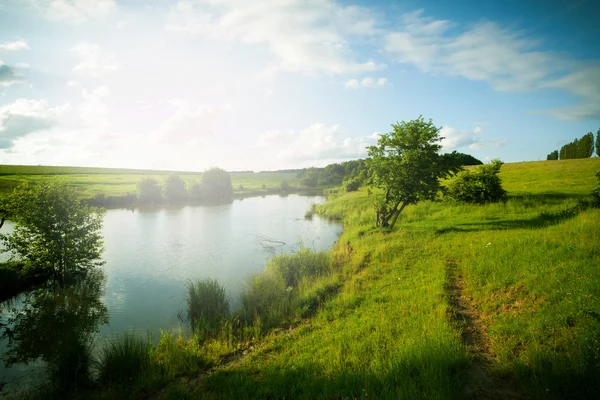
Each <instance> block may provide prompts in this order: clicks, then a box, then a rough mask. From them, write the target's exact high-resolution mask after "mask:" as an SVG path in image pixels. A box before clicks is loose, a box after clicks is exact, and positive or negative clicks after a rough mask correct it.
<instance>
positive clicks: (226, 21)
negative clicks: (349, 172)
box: [0, 0, 600, 170]
mask: <svg viewBox="0 0 600 400" xmlns="http://www.w3.org/2000/svg"><path fill="white" fill-rule="evenodd" d="M599 18H600V5H598V3H597V2H593V1H558V0H545V1H542V0H530V1H526V2H523V1H503V2H495V1H494V2H492V1H480V2H467V1H454V2H443V1H416V0H413V1H394V2H392V1H389V2H385V1H364V0H363V1H348V0H339V1H333V0H267V1H253V0H182V1H166V0H158V1H155V2H150V3H148V2H142V1H118V0H8V2H2V4H0V21H1V26H2V28H1V29H0V163H9V164H47V165H83V166H104V167H132V168H159V169H178V170H179V169H185V170H203V169H205V168H208V167H211V166H220V167H223V168H227V169H230V170H240V169H243V170H247V169H251V170H263V169H279V168H297V167H308V166H313V165H314V166H323V165H326V164H328V163H330V162H335V161H344V160H348V159H355V158H362V157H365V156H366V150H365V147H366V146H368V145H371V144H374V143H375V142H376V140H377V137H378V134H380V133H385V132H388V131H389V130H390V124H392V123H394V122H396V121H402V120H410V119H414V118H417V117H418V116H419V115H421V114H422V115H423V116H424V117H426V118H431V119H433V121H434V123H435V124H436V125H437V126H440V127H442V131H441V132H442V135H443V136H444V137H445V139H444V141H443V145H444V150H445V151H452V150H457V151H460V152H465V153H469V154H473V155H474V156H475V157H477V158H480V159H482V160H489V159H491V158H495V157H499V158H501V159H502V160H504V161H506V162H511V161H527V160H538V159H545V156H546V154H547V153H549V152H550V151H552V150H555V149H558V148H559V147H560V146H561V145H562V144H564V143H566V142H569V141H571V140H573V139H574V138H575V137H580V136H582V135H583V134H585V133H587V132H590V131H592V132H596V131H597V130H598V129H599V128H600V58H599V56H598V54H600V40H598V39H600V28H599V25H598V23H597V21H598V19H599Z"/></svg>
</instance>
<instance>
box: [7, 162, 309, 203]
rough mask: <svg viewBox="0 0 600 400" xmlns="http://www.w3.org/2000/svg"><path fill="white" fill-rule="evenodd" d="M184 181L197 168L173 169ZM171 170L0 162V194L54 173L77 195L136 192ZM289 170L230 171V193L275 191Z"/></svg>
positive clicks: (196, 176)
mask: <svg viewBox="0 0 600 400" xmlns="http://www.w3.org/2000/svg"><path fill="white" fill-rule="evenodd" d="M174 172H175V173H176V174H177V175H179V176H180V177H181V178H182V179H183V181H184V182H185V183H186V185H188V186H189V185H191V184H192V183H193V182H196V181H200V180H201V178H202V173H201V172H186V171H179V172H178V171H174ZM171 173H173V171H155V170H129V169H111V168H87V167H48V166H19V165H0V195H2V194H5V193H9V192H11V191H12V190H13V189H14V188H15V187H16V186H18V185H19V184H20V183H21V182H23V181H28V182H38V181H40V180H43V179H47V178H48V177H50V176H52V177H58V178H59V179H64V180H66V181H67V182H69V183H70V184H72V185H73V186H74V187H75V188H76V190H77V193H78V194H79V196H81V197H82V198H91V197H94V196H96V195H98V194H104V195H105V196H125V195H127V194H135V193H136V185H137V183H138V182H139V181H141V180H142V179H143V178H146V177H150V178H154V179H157V180H158V181H159V182H164V181H165V179H166V178H167V176H168V175H169V174H171ZM295 177H296V174H295V173H293V172H259V173H250V172H234V173H232V174H231V181H232V185H233V188H234V193H235V194H236V195H239V196H243V195H253V194H256V192H264V189H263V187H264V188H266V190H267V191H268V190H271V191H279V187H280V184H281V181H283V180H286V181H288V183H289V184H290V185H291V186H297V185H298V181H297V180H296V178H295Z"/></svg>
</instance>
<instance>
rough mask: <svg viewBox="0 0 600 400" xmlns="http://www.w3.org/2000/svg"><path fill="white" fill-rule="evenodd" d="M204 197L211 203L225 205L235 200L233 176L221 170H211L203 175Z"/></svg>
mask: <svg viewBox="0 0 600 400" xmlns="http://www.w3.org/2000/svg"><path fill="white" fill-rule="evenodd" d="M202 197H203V198H204V199H205V200H207V201H210V202H215V203H225V202H229V201H231V199H232V198H233V186H232V185H231V176H230V175H229V173H228V172H227V171H225V170H224V169H221V168H211V169H209V170H207V171H205V172H204V173H203V174H202Z"/></svg>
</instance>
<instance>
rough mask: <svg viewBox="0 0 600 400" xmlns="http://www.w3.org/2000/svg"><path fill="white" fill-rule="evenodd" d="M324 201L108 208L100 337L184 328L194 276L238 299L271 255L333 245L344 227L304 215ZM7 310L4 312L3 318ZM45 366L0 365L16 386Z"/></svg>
mask: <svg viewBox="0 0 600 400" xmlns="http://www.w3.org/2000/svg"><path fill="white" fill-rule="evenodd" d="M324 200H325V198H324V197H322V196H299V195H289V196H285V197H279V196H266V197H254V198H248V199H243V200H236V201H234V202H233V203H232V204H227V205H218V206H185V207H177V208H148V209H144V208H141V209H139V208H138V209H133V210H125V209H118V210H108V211H107V212H106V215H105V217H104V247H105V251H104V256H103V258H104V260H105V261H106V265H104V267H103V270H104V272H105V276H106V284H105V290H104V294H103V295H102V296H101V301H102V303H103V304H104V305H105V306H106V309H107V315H108V324H102V325H101V326H100V328H99V331H100V334H99V337H98V338H97V339H96V343H97V344H98V343H101V342H102V341H104V340H105V339H106V338H107V337H110V336H114V335H117V334H122V333H123V332H125V331H139V332H144V333H145V332H147V331H150V332H152V333H153V334H154V336H155V337H157V336H158V334H159V329H167V330H168V329H173V328H178V327H179V326H180V325H181V323H180V322H179V320H178V316H177V314H178V312H179V311H180V310H181V311H182V310H183V309H184V307H185V305H184V294H185V285H186V283H187V282H188V281H189V280H195V279H199V278H206V277H210V278H215V279H217V280H219V281H220V282H221V283H222V284H224V285H225V287H226V288H227V290H228V293H229V295H230V297H231V301H232V303H233V304H235V303H236V302H237V300H238V296H239V293H240V290H241V289H242V287H243V285H244V284H245V282H246V281H247V280H248V278H249V277H250V276H252V275H253V274H255V273H257V272H260V271H262V270H263V269H264V267H265V262H266V261H267V260H268V258H269V257H270V256H272V255H274V254H281V253H284V252H293V251H295V250H297V249H299V248H300V246H305V247H309V248H314V249H317V250H325V249H328V248H330V247H331V246H332V245H333V243H334V242H335V240H336V239H337V237H338V235H339V234H340V232H341V229H342V228H341V226H340V225H339V224H335V223H331V222H329V221H326V220H324V219H320V218H319V217H317V216H315V217H314V218H313V219H312V220H305V219H304V213H305V212H306V210H308V209H309V208H310V206H311V204H313V203H322V202H323V201H324ZM9 230H10V226H8V227H3V231H4V232H7V231H9ZM22 298H23V296H21V299H17V300H16V304H17V305H18V304H19V301H21V300H22ZM2 315H4V316H2ZM7 315H8V313H7V312H6V311H5V312H4V313H3V314H0V322H2V319H4V322H6V316H7ZM6 349H7V343H6V340H0V357H2V354H3V353H5V351H6ZM39 365H40V363H39V362H38V363H33V364H30V365H29V366H24V365H15V366H13V367H11V368H5V367H3V366H1V365H0V382H1V381H4V382H9V386H12V385H13V384H14V383H15V382H18V381H21V380H23V379H26V376H27V375H28V374H29V375H33V374H34V373H35V371H36V370H38V371H39V369H40V366H39ZM11 382H12V383H11ZM9 386H7V387H9ZM5 389H6V388H5Z"/></svg>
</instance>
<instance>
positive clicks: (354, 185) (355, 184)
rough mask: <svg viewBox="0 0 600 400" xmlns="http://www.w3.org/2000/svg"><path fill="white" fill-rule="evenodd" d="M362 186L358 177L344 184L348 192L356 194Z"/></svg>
mask: <svg viewBox="0 0 600 400" xmlns="http://www.w3.org/2000/svg"><path fill="white" fill-rule="evenodd" d="M360 185H361V180H360V179H359V178H358V177H354V178H352V179H350V180H348V181H346V183H345V184H344V188H345V189H346V192H356V191H357V190H358V188H359V187H360Z"/></svg>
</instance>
